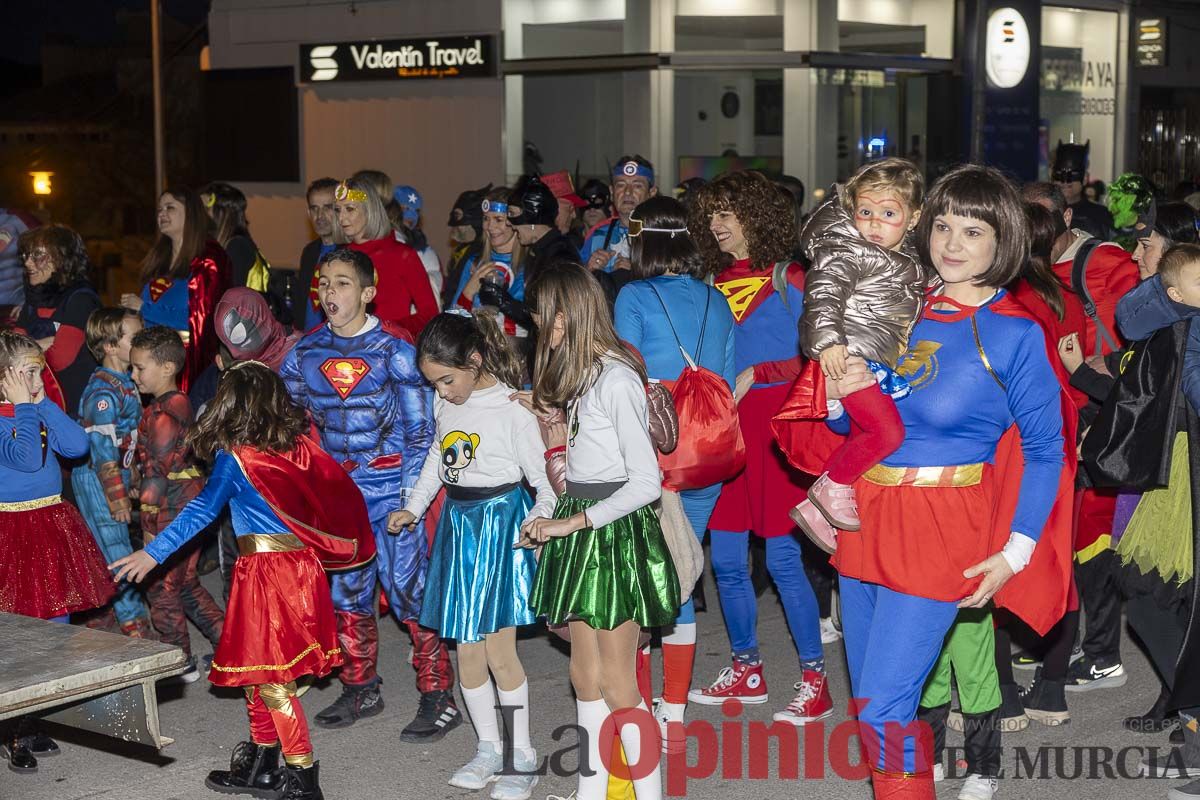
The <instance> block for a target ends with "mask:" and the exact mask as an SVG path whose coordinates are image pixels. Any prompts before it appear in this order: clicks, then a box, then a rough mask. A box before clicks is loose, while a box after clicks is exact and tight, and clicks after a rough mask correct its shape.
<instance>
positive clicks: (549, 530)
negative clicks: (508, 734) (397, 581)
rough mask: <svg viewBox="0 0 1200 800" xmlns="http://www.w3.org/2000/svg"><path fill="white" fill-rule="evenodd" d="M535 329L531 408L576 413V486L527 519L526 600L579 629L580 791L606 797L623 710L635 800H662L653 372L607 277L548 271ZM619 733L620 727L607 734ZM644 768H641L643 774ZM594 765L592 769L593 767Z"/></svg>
mask: <svg viewBox="0 0 1200 800" xmlns="http://www.w3.org/2000/svg"><path fill="white" fill-rule="evenodd" d="M528 298H529V301H530V303H531V306H532V309H533V312H534V315H535V317H534V319H535V321H536V323H537V326H538V331H539V333H538V337H537V339H538V341H537V354H536V358H535V363H534V385H533V398H532V403H533V405H534V406H535V407H536V408H539V409H552V408H566V409H567V411H568V414H567V416H568V429H569V434H568V435H569V439H568V442H567V452H568V456H567V482H566V492H565V493H564V494H563V495H562V496H561V497H560V498H559V500H558V506H557V508H555V511H554V515H553V518H550V517H548V516H539V517H537V518H535V519H532V520H530V521H529V522H527V523H525V525H524V527H523V529H522V530H523V533H524V536H525V544H526V545H527V546H530V547H532V546H535V545H536V544H544V545H545V546H544V547H543V548H542V555H541V558H540V560H539V561H538V570H537V574H536V576H535V578H534V583H533V588H532V590H531V591H530V596H529V607H530V608H531V609H533V611H534V612H536V613H537V614H539V615H544V616H545V617H546V621H547V622H548V623H549V624H550V625H552V626H557V625H561V624H562V623H564V622H567V623H568V625H569V626H570V632H571V683H572V685H573V686H574V688H575V697H576V703H575V705H576V715H577V720H578V724H579V725H580V726H581V727H582V728H583V729H584V730H585V731H586V732H587V748H588V752H587V760H586V762H582V761H581V763H580V771H579V786H578V797H579V800H600V798H603V797H605V793H606V789H607V785H608V777H609V771H608V768H607V764H608V763H610V762H609V761H608V760H607V756H608V753H607V752H606V753H605V754H604V758H602V757H601V751H602V750H607V749H608V747H609V746H610V745H611V739H606V738H604V737H602V736H601V731H602V730H603V728H604V725H605V722H606V721H607V720H608V718H609V717H610V716H612V717H613V722H614V723H615V728H616V731H617V735H618V736H620V738H621V744H622V746H623V748H624V752H625V756H626V763H629V764H637V765H640V766H641V767H642V769H643V770H645V771H644V772H640V774H635V775H634V776H633V786H634V792H635V794H636V795H637V798H638V800H661V798H662V778H661V773H660V771H659V766H658V761H659V760H658V758H657V757H656V756H657V754H654V753H653V752H652V748H657V747H658V746H659V743H658V737H657V736H654V735H652V736H651V737H650V740H649V741H645V740H644V739H643V736H642V731H643V730H644V728H642V726H640V725H638V724H637V721H638V719H639V717H640V716H641V715H639V714H634V713H630V712H631V711H633V710H634V709H640V710H641V711H642V712H646V713H648V712H649V709H648V708H647V706H646V703H645V702H644V701H643V700H642V697H641V695H640V694H639V692H638V687H637V677H636V674H635V668H634V661H635V656H636V653H637V650H638V639H639V637H640V634H641V629H642V628H650V627H657V626H661V625H668V624H670V623H671V621H672V620H674V619H675V616H676V613H677V611H678V608H679V601H680V590H679V579H678V577H677V575H676V573H675V565H674V562H672V560H671V554H670V552H669V551H668V550H667V544H666V540H665V539H664V538H663V532H662V528H661V526H660V525H659V522H658V517H657V516H656V515H655V513H654V509H653V508H652V506H651V504H652V503H654V501H655V500H657V499H658V498H659V496H660V495H661V477H660V473H659V469H658V457H657V455H656V453H655V450H654V444H653V443H652V442H651V439H650V431H649V427H648V414H649V412H648V409H647V404H646V386H645V383H646V373H645V371H644V370H643V368H642V365H641V363H640V362H639V360H638V359H637V358H636V357H634V356H633V355H632V354H631V353H630V352H629V351H628V350H626V348H625V347H624V346H623V345H622V344H621V342H620V340H619V339H618V338H617V333H616V331H615V330H614V329H613V327H612V322H611V321H610V319H609V315H608V302H607V300H606V299H605V296H604V290H603V289H602V288H601V287H600V284H599V282H598V281H597V280H596V279H595V278H594V277H593V276H592V275H591V273H589V272H588V271H587V270H586V269H584V268H583V267H581V266H580V265H578V264H572V263H569V262H557V263H552V264H549V265H547V266H545V267H544V268H542V269H541V270H539V272H538V274H537V277H536V278H535V279H534V280H533V281H532V282H531V283H530V286H529V295H528ZM610 730H611V729H610ZM635 772H638V771H637V770H635ZM589 773H590V774H589Z"/></svg>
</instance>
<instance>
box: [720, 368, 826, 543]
mask: <svg viewBox="0 0 1200 800" xmlns="http://www.w3.org/2000/svg"><path fill="white" fill-rule="evenodd" d="M789 388H790V386H789V384H786V383H782V384H779V385H778V386H767V387H764V388H760V389H751V390H750V391H749V392H747V393H746V396H745V397H744V398H742V402H740V403H738V424H739V425H740V426H741V428H742V440H743V441H744V442H745V443H746V468H745V469H744V470H742V471H741V472H740V473H738V476H737V477H736V478H734V479H733V480H731V481H729V482H728V483H726V484H725V486H724V488H722V489H721V497H720V498H719V499H718V500H717V506H716V508H715V509H713V515H712V519H711V520H710V521H709V523H708V526H709V527H710V528H712V529H713V530H714V531H734V532H740V531H745V530H749V531H753V532H754V533H755V534H757V535H758V536H761V537H763V538H771V537H773V536H785V535H788V534H790V533H792V531H794V530H795V529H796V526H795V523H793V522H792V520H791V517H789V516H788V511H789V510H790V509H791V508H792V507H793V506H795V505H796V504H797V503H799V502H800V501H801V500H803V499H804V498H805V497H806V492H807V490H808V486H809V484H811V483H812V481H813V478H812V477H811V476H808V475H805V474H804V473H803V472H800V471H799V470H798V469H795V468H794V467H792V466H791V465H790V464H788V462H787V458H785V457H784V455H783V451H782V450H780V449H779V445H778V444H776V443H775V434H774V433H773V432H772V431H771V418H772V417H774V416H775V414H776V413H777V412H778V411H779V408H780V407H781V406H782V405H783V401H784V400H785V399H787V394H788V389H789Z"/></svg>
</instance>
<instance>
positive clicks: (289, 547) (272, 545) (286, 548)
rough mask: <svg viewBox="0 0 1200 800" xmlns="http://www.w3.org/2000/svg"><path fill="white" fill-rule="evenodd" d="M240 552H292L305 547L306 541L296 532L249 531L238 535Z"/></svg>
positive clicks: (246, 554)
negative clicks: (301, 539)
mask: <svg viewBox="0 0 1200 800" xmlns="http://www.w3.org/2000/svg"><path fill="white" fill-rule="evenodd" d="M237 546H238V553H239V554H240V555H243V556H249V555H253V554H255V553H291V552H294V551H296V550H303V549H304V542H302V541H300V539H299V537H297V536H296V534H294V533H247V534H245V535H244V536H239V537H237Z"/></svg>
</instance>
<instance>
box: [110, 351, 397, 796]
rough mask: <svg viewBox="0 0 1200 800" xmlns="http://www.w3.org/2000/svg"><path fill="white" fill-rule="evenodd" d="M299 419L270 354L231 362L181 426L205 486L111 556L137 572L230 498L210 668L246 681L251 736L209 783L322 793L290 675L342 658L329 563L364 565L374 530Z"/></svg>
mask: <svg viewBox="0 0 1200 800" xmlns="http://www.w3.org/2000/svg"><path fill="white" fill-rule="evenodd" d="M308 430H309V424H308V418H307V415H306V414H305V412H304V410H303V409H302V408H300V407H299V406H297V405H296V404H295V403H294V402H293V401H292V400H291V398H290V397H289V395H288V392H287V389H286V388H285V387H284V385H283V381H282V380H281V379H280V378H279V376H277V375H276V374H275V373H273V372H272V371H271V370H270V369H268V368H267V367H266V365H264V364H261V363H259V362H256V361H244V362H240V363H238V364H236V365H234V366H233V367H231V368H230V369H228V370H227V371H226V372H225V373H224V374H223V375H222V378H221V383H220V385H219V386H218V387H217V394H216V396H215V397H214V398H213V400H212V402H210V403H209V405H208V409H207V411H206V412H205V413H204V415H203V416H202V417H201V418H200V421H199V422H198V423H197V424H196V426H195V428H194V429H193V431H192V432H191V434H189V438H190V439H191V442H190V443H191V445H192V447H193V448H194V449H195V451H196V453H197V454H199V455H201V456H203V457H211V456H213V455H214V454H215V458H214V461H213V471H212V476H211V477H210V478H209V481H208V484H207V485H206V486H205V487H204V491H202V492H201V493H200V495H199V496H198V497H196V499H195V500H193V501H192V502H190V503H188V505H187V507H185V508H184V510H183V511H182V512H181V513H180V514H179V516H178V517H176V518H175V520H174V521H173V522H172V523H171V524H170V526H168V527H167V528H166V529H165V530H164V531H163V532H162V533H160V534H159V535H158V536H157V537H155V539H154V541H153V542H151V544H150V545H149V546H147V548H146V549H145V550H140V551H138V552H136V553H134V554H132V555H130V556H127V557H125V558H122V559H119V560H117V561H116V562H114V563H113V564H111V565H109V566H110V568H111V569H113V570H115V574H116V579H117V580H120V579H121V578H123V577H128V578H129V579H130V580H131V581H140V580H141V579H142V578H144V577H145V576H146V575H147V573H149V572H150V571H151V570H153V569H154V568H155V567H157V566H158V565H159V564H161V563H163V562H164V561H166V560H167V559H168V558H169V557H170V556H171V554H172V553H174V552H175V551H176V550H178V549H179V548H180V547H181V546H182V545H184V544H185V543H186V542H187V541H188V540H190V539H191V538H192V537H193V536H195V535H196V534H197V533H199V532H200V531H201V530H203V529H204V528H205V527H206V526H207V525H208V524H209V523H211V522H212V521H213V519H215V518H216V516H217V514H218V513H220V511H221V509H223V508H224V507H225V505H226V503H228V504H230V506H231V510H232V513H233V525H234V531H235V532H236V534H237V541H238V551H239V553H240V557H239V558H238V560H237V566H236V567H235V571H234V575H233V585H232V587H231V589H230V593H229V607H228V609H227V610H226V618H225V627H224V631H223V632H222V635H221V641H220V643H219V644H218V645H217V651H216V653H215V654H214V655H213V665H212V672H211V673H210V675H209V680H210V681H212V682H213V683H214V684H216V685H218V686H241V687H243V688H244V689H245V691H246V708H247V711H248V713H249V716H250V739H251V741H250V742H242V743H240V744H239V745H238V746H237V747H235V748H234V751H233V758H232V760H231V763H230V768H229V770H228V771H226V770H214V771H213V772H210V773H209V775H208V778H207V780H206V781H205V783H206V785H207V786H208V787H209V788H211V789H214V790H215V791H219V792H226V793H229V792H233V793H248V794H256V795H258V796H264V797H265V796H273V795H276V794H280V793H283V792H284V791H287V792H288V795H287V796H288V798H296V800H321V799H322V797H323V795H322V794H321V789H320V785H319V783H318V772H317V768H318V763H317V762H316V761H314V760H313V752H312V742H311V739H310V738H309V734H308V723H307V721H306V719H305V717H304V709H303V708H301V706H300V701H299V699H298V698H297V697H296V679H297V678H299V677H300V676H303V675H313V676H315V677H322V676H324V675H327V674H329V672H330V671H331V670H332V669H333V668H334V667H337V666H339V665H340V664H341V663H342V652H341V649H340V648H339V646H338V639H337V628H336V624H335V622H334V616H333V603H332V601H331V600H330V596H329V583H328V581H327V579H326V577H325V571H326V569H331V570H333V569H353V568H359V567H361V566H363V565H364V564H366V563H367V562H369V561H370V560H371V559H373V558H374V557H375V539H374V535H373V534H372V533H371V525H370V521H369V520H368V519H367V510H366V504H365V502H364V501H363V499H362V495H361V493H360V492H359V490H358V488H357V487H356V486H355V485H354V482H353V481H352V480H351V479H350V477H349V475H347V474H346V472H345V470H343V469H342V467H341V465H340V464H338V463H337V462H336V461H334V460H333V458H332V457H331V456H329V455H328V454H326V453H325V452H324V451H323V450H321V448H320V447H319V446H317V444H316V443H315V442H314V441H313V440H312V439H310V438H309V437H308V436H307V435H306V434H307V432H308ZM281 751H282V754H283V758H284V761H285V762H286V769H283V770H281V769H280V768H279V756H280V752H281Z"/></svg>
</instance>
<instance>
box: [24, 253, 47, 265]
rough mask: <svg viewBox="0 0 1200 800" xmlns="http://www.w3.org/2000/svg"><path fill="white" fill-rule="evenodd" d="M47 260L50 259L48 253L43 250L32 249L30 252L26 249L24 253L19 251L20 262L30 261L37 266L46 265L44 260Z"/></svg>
mask: <svg viewBox="0 0 1200 800" xmlns="http://www.w3.org/2000/svg"><path fill="white" fill-rule="evenodd" d="M49 260H50V254H49V253H47V252H46V251H45V250H34V251H32V252H29V251H26V252H24V253H21V261H22V262H26V261H32V262H33V263H34V264H35V265H37V266H39V267H44V266H46V262H48V261H49Z"/></svg>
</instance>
